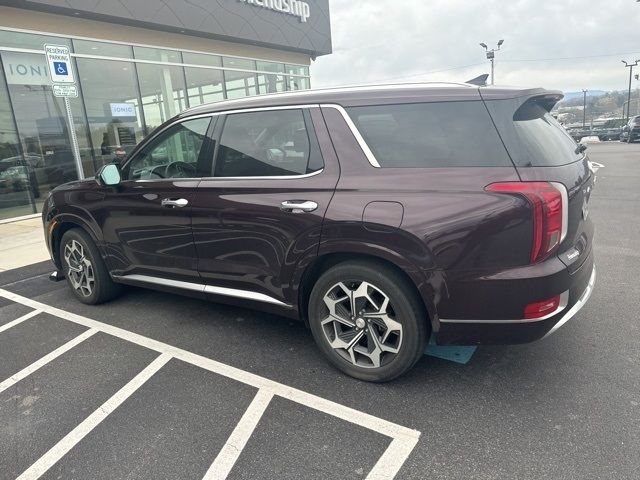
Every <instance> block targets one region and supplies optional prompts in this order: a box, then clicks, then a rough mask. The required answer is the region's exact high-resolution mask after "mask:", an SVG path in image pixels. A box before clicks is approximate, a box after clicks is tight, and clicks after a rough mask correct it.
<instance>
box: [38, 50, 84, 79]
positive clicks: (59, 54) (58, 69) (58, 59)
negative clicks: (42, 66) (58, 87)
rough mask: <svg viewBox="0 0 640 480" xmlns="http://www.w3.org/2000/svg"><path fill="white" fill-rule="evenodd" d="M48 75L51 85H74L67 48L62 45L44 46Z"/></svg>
mask: <svg viewBox="0 0 640 480" xmlns="http://www.w3.org/2000/svg"><path fill="white" fill-rule="evenodd" d="M44 53H45V54H46V56H47V65H48V66H49V75H50V76H51V82H52V83H75V81H76V80H75V78H74V75H73V67H72V66H71V54H70V52H69V47H66V46H64V45H45V46H44Z"/></svg>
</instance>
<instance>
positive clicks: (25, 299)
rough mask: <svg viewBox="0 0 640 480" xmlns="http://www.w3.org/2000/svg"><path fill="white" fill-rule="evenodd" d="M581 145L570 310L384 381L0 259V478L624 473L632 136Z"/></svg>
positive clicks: (276, 331) (632, 371)
mask: <svg viewBox="0 0 640 480" xmlns="http://www.w3.org/2000/svg"><path fill="white" fill-rule="evenodd" d="M588 153H589V154H590V156H591V159H592V160H594V161H596V162H599V163H601V164H603V165H604V166H605V167H604V168H603V169H601V170H600V171H599V172H598V182H597V184H596V188H595V190H594V193H593V196H592V199H591V202H590V214H591V215H592V216H593V219H594V221H595V222H596V228H597V232H596V239H595V247H594V248H595V255H596V263H597V267H598V281H597V284H596V287H595V291H594V293H593V295H592V297H591V299H590V301H589V303H588V304H587V305H586V306H585V307H584V308H583V310H582V311H581V312H580V313H579V314H578V315H577V316H576V317H575V318H574V319H573V320H571V321H570V322H569V323H568V324H567V325H565V326H563V327H562V328H561V329H560V330H558V332H557V333H555V334H554V335H552V336H550V337H549V338H547V339H545V340H542V341H539V342H536V343H532V344H528V345H521V346H484V347H479V348H478V349H477V350H476V352H475V354H474V356H473V357H472V359H471V361H470V362H469V363H467V364H466V365H462V364H459V363H453V362H448V361H446V360H442V359H438V358H434V357H429V356H425V357H424V358H423V359H422V360H421V361H420V362H419V363H418V364H417V365H416V367H415V368H414V369H413V370H411V371H410V372H409V373H408V374H406V375H404V376H403V377H401V378H400V379H398V380H396V381H394V382H391V383H388V384H383V385H378V384H370V383H365V382H360V381H357V380H354V379H352V378H350V377H346V376H344V375H342V374H340V373H339V372H337V371H335V370H334V369H333V368H332V367H330V366H329V365H328V364H327V363H326V362H325V361H324V360H323V359H322V357H321V355H320V353H319V351H318V350H317V349H316V347H315V346H314V343H313V340H312V338H311V335H310V332H309V331H308V330H307V329H306V328H305V327H304V326H303V325H302V324H300V323H297V322H294V321H291V320H288V319H285V318H282V317H277V316H273V315H268V314H265V313H262V312H257V311H252V310H245V309H241V308H236V307H230V306H224V305H219V304H214V303H207V302H204V301H200V300H195V299H191V298H185V297H181V296H177V295H170V294H166V293H160V292H154V291H151V290H144V289H137V288H131V289H128V291H127V293H126V294H125V295H123V296H122V297H121V298H119V299H117V300H115V301H113V302H111V303H108V304H105V305H100V306H96V307H90V306H86V305H83V304H80V303H79V302H77V301H76V300H75V299H74V297H73V296H72V294H71V293H70V292H69V291H68V289H67V286H66V284H65V283H64V282H60V283H52V282H49V281H48V280H47V274H48V273H49V272H50V271H51V269H52V267H51V264H50V263H48V262H42V263H37V264H34V265H31V266H28V267H24V268H20V269H14V270H9V271H7V272H2V273H0V382H1V383H0V439H1V441H0V479H5V478H7V479H11V478H16V477H18V476H19V475H23V477H21V478H38V477H40V476H42V478H47V479H88V478H92V479H94V478H129V479H142V478H154V479H158V478H167V479H183V478H184V479H191V478H197V479H200V478H203V477H204V478H220V477H224V475H226V474H228V477H227V478H230V479H262V478H269V479H271V478H274V479H298V478H304V479H312V478H318V479H326V478H339V479H348V478H353V479H364V478H389V477H391V476H393V475H394V474H396V478H399V479H405V478H406V479H425V478H429V479H458V478H465V479H503V478H518V479H547V478H548V479H554V480H559V479H616V480H618V479H635V478H638V472H639V471H640V454H639V452H640V349H638V347H637V344H638V340H639V338H640V321H639V319H638V317H639V315H638V313H639V311H640V307H639V305H638V300H639V299H640V283H639V282H638V277H640V241H639V240H638V239H639V238H640V144H632V145H627V144H621V143H618V142H607V143H602V144H594V145H590V146H589V150H588Z"/></svg>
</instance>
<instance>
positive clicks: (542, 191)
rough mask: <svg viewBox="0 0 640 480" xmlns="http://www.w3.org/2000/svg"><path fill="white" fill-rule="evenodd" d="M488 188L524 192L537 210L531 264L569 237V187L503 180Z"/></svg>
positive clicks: (510, 192) (535, 212) (514, 193)
mask: <svg viewBox="0 0 640 480" xmlns="http://www.w3.org/2000/svg"><path fill="white" fill-rule="evenodd" d="M485 190H487V191H488V192H495V193H506V194H511V195H520V196H522V197H524V198H525V199H527V201H528V202H529V203H530V204H531V209H532V211H533V244H532V247H531V263H536V262H539V261H541V260H544V259H545V258H547V257H548V256H549V255H550V254H551V252H553V250H554V249H555V248H556V247H557V246H558V245H560V243H561V242H562V241H563V240H564V238H565V237H566V236H567V226H568V225H567V224H568V210H567V208H568V196H567V189H566V188H565V186H564V185H562V184H561V183H556V182H500V183H492V184H491V185H487V186H486V187H485Z"/></svg>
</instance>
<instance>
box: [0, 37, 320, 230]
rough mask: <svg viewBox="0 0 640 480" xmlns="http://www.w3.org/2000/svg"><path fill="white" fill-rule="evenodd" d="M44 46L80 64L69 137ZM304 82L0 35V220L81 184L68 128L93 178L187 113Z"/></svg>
mask: <svg viewBox="0 0 640 480" xmlns="http://www.w3.org/2000/svg"><path fill="white" fill-rule="evenodd" d="M123 40H124V39H123ZM125 41H126V40H125ZM45 44H54V45H66V46H68V47H70V49H71V50H72V51H73V52H74V54H75V55H79V56H75V57H74V58H73V60H72V61H73V62H74V63H75V65H76V68H75V70H76V82H77V85H78V91H79V95H80V96H79V98H71V99H69V105H70V107H71V111H72V115H73V125H72V126H71V127H70V126H69V123H68V119H67V112H66V109H65V103H64V100H63V99H62V98H57V97H55V96H54V95H53V92H52V88H51V81H50V78H49V72H48V68H47V65H46V61H45V57H44V54H43V53H44V52H43V50H44V45H45ZM13 49H19V51H11V50H13ZM25 50H34V51H37V52H42V53H26V52H25ZM82 56H91V57H92V58H82ZM97 57H100V58H97ZM113 59H116V60H113ZM118 59H122V60H118ZM134 59H135V60H134ZM183 65H190V66H188V67H186V66H183ZM1 74H4V75H1ZM308 75H309V68H308V67H306V66H300V65H285V64H284V63H278V62H271V61H265V60H252V59H248V58H238V57H224V56H221V55H216V54H208V53H197V52H181V51H178V50H172V49H170V48H152V47H140V46H133V45H127V44H125V43H112V42H109V41H97V40H95V41H94V40H85V39H73V40H71V39H67V38H62V37H57V36H52V35H40V34H39V33H25V32H14V31H8V30H2V29H0V218H11V217H15V216H20V215H25V214H29V213H33V212H37V211H38V210H39V209H40V206H41V203H42V201H43V200H44V198H45V197H46V193H47V191H48V190H49V189H50V188H53V187H55V186H57V185H59V184H60V183H63V182H66V181H69V180H74V179H76V178H77V177H78V171H77V167H76V164H75V160H74V156H73V152H72V150H71V147H70V146H71V138H70V137H71V135H70V130H69V128H74V130H75V133H76V137H77V139H78V146H79V149H80V157H81V161H82V166H83V171H84V175H85V177H90V176H92V175H94V174H95V172H96V170H97V169H98V168H99V167H100V166H102V165H103V164H106V163H110V162H113V161H120V160H121V159H120V158H117V156H116V154H115V150H116V146H121V147H124V150H125V151H126V152H130V151H131V150H132V149H133V148H134V146H135V145H136V144H137V143H138V142H139V141H140V140H142V138H143V137H144V135H145V133H148V132H150V131H151V130H152V129H153V128H155V127H157V126H158V125H160V124H161V123H163V122H164V121H166V120H168V119H169V118H171V117H172V116H174V115H176V114H178V113H179V112H181V111H183V110H184V109H185V108H187V107H189V106H197V105H201V104H203V103H211V102H217V101H222V100H224V99H226V98H231V99H232V98H241V97H247V96H251V95H256V94H259V93H260V94H262V93H273V92H282V91H287V90H301V89H307V88H310V81H309V78H307V77H308Z"/></svg>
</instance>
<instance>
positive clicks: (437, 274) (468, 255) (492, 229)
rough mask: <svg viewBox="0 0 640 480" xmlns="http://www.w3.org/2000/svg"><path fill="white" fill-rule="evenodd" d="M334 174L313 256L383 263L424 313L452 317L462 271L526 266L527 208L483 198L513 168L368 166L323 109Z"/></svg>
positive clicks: (340, 123) (515, 201)
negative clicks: (396, 272)
mask: <svg viewBox="0 0 640 480" xmlns="http://www.w3.org/2000/svg"><path fill="white" fill-rule="evenodd" d="M323 114H324V115H325V120H326V122H327V127H328V128H329V131H330V134H331V139H332V141H333V145H334V147H335V149H336V152H337V155H338V158H339V159H340V166H341V176H340V180H339V182H338V186H337V189H336V193H335V195H334V198H333V200H332V202H331V204H330V205H329V208H328V210H327V214H326V218H325V223H324V227H323V233H322V239H321V243H320V254H323V253H326V252H335V251H340V250H344V249H348V250H349V251H353V252H354V253H363V254H369V255H374V256H379V257H382V258H385V259H387V260H389V261H391V262H393V263H395V264H396V265H397V266H399V267H400V268H402V269H403V270H404V271H405V272H406V273H407V274H408V275H409V276H410V277H411V278H412V280H414V283H415V284H416V286H417V287H418V290H419V291H420V294H421V295H422V298H423V301H424V303H425V305H426V306H427V309H428V311H429V313H430V315H431V320H432V323H433V324H434V328H437V317H438V316H442V317H450V316H452V315H455V313H454V311H453V309H454V306H455V305H456V304H459V303H460V302H464V300H465V299H464V298H463V297H464V296H465V292H464V291H462V290H460V289H457V288H455V284H456V282H458V281H459V280H460V278H465V277H467V276H468V275H469V272H475V274H483V273H484V272H486V273H491V272H495V271H496V270H499V269H504V268H509V267H511V266H516V265H522V264H525V263H527V261H528V255H529V252H530V248H531V237H532V235H531V228H532V226H531V222H530V221H529V218H530V211H529V210H530V207H529V205H528V203H527V202H526V201H524V200H522V199H520V198H518V197H512V196H506V195H495V194H491V193H488V192H486V191H485V190H484V187H485V186H486V185H488V184H490V183H492V182H499V181H518V180H519V177H518V174H517V172H516V170H515V168H513V167H491V168H486V167H485V168H466V167H458V168H375V167H373V166H372V165H371V164H370V163H369V162H368V160H367V158H366V157H365V155H364V154H363V153H362V150H361V149H360V147H359V145H358V143H357V141H356V140H355V138H354V137H353V135H352V133H351V132H350V130H349V129H348V126H347V125H346V123H345V122H344V120H343V119H342V116H341V115H340V113H339V112H337V111H336V110H334V109H329V108H327V109H323ZM374 201H388V202H397V203H400V204H401V205H402V207H403V209H402V219H401V221H400V222H399V225H400V226H399V227H397V226H396V225H398V223H397V222H398V218H395V216H397V213H393V214H391V215H393V218H392V217H391V216H389V217H385V214H384V212H387V211H388V212H397V210H394V209H389V210H385V209H381V210H380V212H381V215H380V216H379V218H376V219H375V220H376V222H375V223H373V222H371V221H370V217H369V216H367V218H366V220H367V221H363V211H364V210H365V207H366V206H367V205H368V204H370V202H374Z"/></svg>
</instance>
